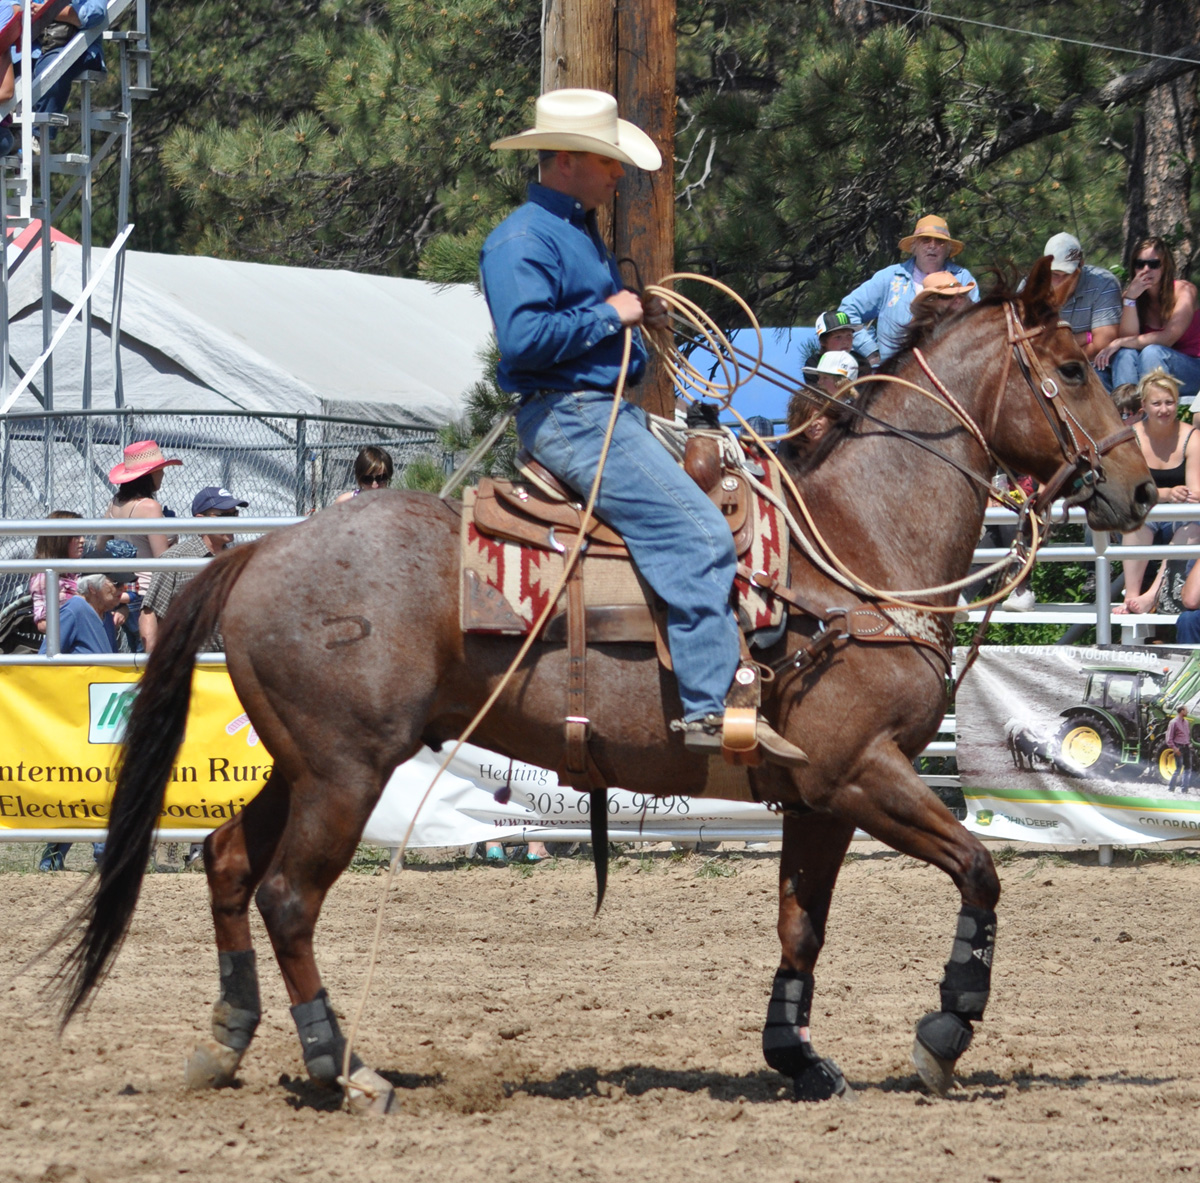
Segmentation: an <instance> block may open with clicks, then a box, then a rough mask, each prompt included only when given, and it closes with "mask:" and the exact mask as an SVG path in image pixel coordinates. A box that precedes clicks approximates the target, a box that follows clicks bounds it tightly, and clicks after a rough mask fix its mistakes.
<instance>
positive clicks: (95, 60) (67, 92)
mask: <svg viewBox="0 0 1200 1183" xmlns="http://www.w3.org/2000/svg"><path fill="white" fill-rule="evenodd" d="M65 48H66V46H65V45H64V46H62V47H61V48H59V49H51V50H49V51H48V52H47V53H44V54H42V56H41V57H39V58H38V59H37V61H36V62H34V64H33V76H34V78H35V79H36V78H37V77H38V75H39V74H41V73H42V71H44V70H46V69H48V68H49V67H50V64H51V63H52V62H54V61H55V60H56V59H57V58H58V57H59V56H61V54H62V52H63V50H64V49H65ZM103 69H104V51H103V50H102V48H101V43H100V42H99V41H96V42H94V43H93V44H92V45H91V47H90V48H89V49H87V50H86V51H85V52H84V54H83V55H82V57H80V59H79V60H78V61H77V62H76V63H75V64H74V65H73V66H72V67H71V68H70V69H69V70H68V71H67V72H66V74H64V75H63V76H62V77H61V78H60V79H59V80H58V81H57V82H56V83H55V84H54V85H53V86H52V87H51V88H50V89H49V90H48V91H46V93H45V94H44V95H42V97H41V98H40V99H38V100H37V102H35V103H34V104H33V109H34V110H35V111H40V112H42V113H45V112H51V113H52V114H55V115H61V114H62V113H63V112H64V111H65V110H66V109H67V100H68V99H69V98H70V97H71V83H72V82H74V81H75V79H76V78H78V77H79V75H80V74H82V73H83V72H84V71H85V70H103ZM57 133H58V129H57V128H51V130H50V138H51V139H53V138H54V137H55V135H57Z"/></svg>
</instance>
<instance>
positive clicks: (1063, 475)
mask: <svg viewBox="0 0 1200 1183" xmlns="http://www.w3.org/2000/svg"><path fill="white" fill-rule="evenodd" d="M1004 316H1005V320H1006V322H1007V326H1008V342H1009V344H1010V345H1011V346H1012V351H1011V354H1006V355H1005V361H1004V373H1003V375H1002V379H1001V384H1000V397H999V398H998V399H997V400H996V405H995V407H994V408H993V410H992V422H991V431H990V432H989V433H988V434H989V438H992V437H993V436H994V433H995V429H996V421H997V418H998V417H999V414H1000V404H1001V403H1002V402H1003V401H1004V394H1005V391H1006V390H1007V388H1008V371H1009V366H1010V363H1011V359H1012V358H1016V361H1017V365H1018V366H1019V367H1020V369H1021V374H1022V375H1023V377H1024V378H1025V382H1026V384H1027V385H1028V387H1029V389H1030V390H1031V391H1032V392H1033V397H1034V402H1035V403H1037V405H1038V406H1039V407H1040V408H1041V410H1042V413H1043V414H1044V415H1045V416H1046V422H1047V424H1049V427H1050V430H1051V431H1052V432H1053V433H1054V438H1055V439H1056V440H1057V441H1058V446H1059V449H1060V450H1061V451H1062V454H1063V462H1062V464H1060V465H1059V467H1058V469H1057V470H1056V471H1055V473H1054V475H1053V476H1052V477H1051V478H1050V479H1049V480H1048V481H1046V482H1045V484H1043V485H1042V487H1041V488H1040V489H1039V490H1038V491H1037V493H1036V494H1034V496H1033V499H1032V502H1031V505H1030V509H1031V510H1032V511H1033V512H1034V513H1037V514H1041V513H1043V512H1044V511H1045V510H1046V509H1048V508H1049V506H1050V505H1051V503H1052V502H1053V501H1054V500H1055V498H1057V497H1058V496H1059V494H1060V493H1061V492H1062V490H1063V487H1064V486H1065V485H1066V484H1067V482H1068V481H1071V479H1072V477H1073V478H1074V480H1073V482H1072V483H1071V487H1070V491H1069V492H1068V497H1071V496H1074V495H1075V494H1076V493H1080V492H1082V491H1084V490H1085V489H1092V488H1094V487H1095V486H1097V485H1102V484H1103V483H1104V480H1105V476H1104V465H1103V464H1102V463H1101V457H1103V456H1106V455H1107V454H1108V453H1109V452H1111V451H1112V450H1113V448H1115V447H1117V445H1118V444H1123V443H1125V442H1126V441H1128V440H1134V439H1136V438H1137V437H1136V436H1135V435H1134V431H1133V428H1132V427H1127V426H1124V425H1123V426H1121V427H1120V428H1118V429H1117V430H1116V431H1114V432H1112V433H1111V434H1109V435H1106V436H1105V437H1104V438H1103V439H1100V440H1095V439H1093V438H1092V437H1091V435H1089V434H1088V431H1087V429H1086V428H1085V427H1084V426H1083V424H1082V423H1080V422H1079V420H1078V419H1077V418H1076V417H1075V416H1074V415H1073V414H1072V413H1071V410H1070V408H1069V407H1067V406H1066V404H1065V403H1064V402H1063V400H1062V398H1061V397H1060V391H1059V389H1058V383H1057V382H1055V380H1054V379H1053V378H1052V377H1050V375H1049V374H1047V373H1046V370H1045V368H1044V367H1043V365H1042V363H1041V359H1040V358H1039V357H1038V355H1037V354H1036V353H1035V352H1034V351H1033V349H1032V348H1031V346H1030V342H1031V341H1032V340H1033V339H1034V338H1036V337H1038V336H1040V335H1041V334H1042V333H1044V332H1045V330H1046V327H1047V326H1045V325H1039V326H1038V327H1037V328H1033V329H1026V328H1024V327H1023V326H1022V325H1021V322H1020V320H1019V318H1018V317H1017V312H1016V306H1015V305H1014V304H1013V303H1012V302H1011V301H1010V302H1009V303H1007V304H1005V305H1004ZM1055 329H1056V330H1058V329H1066V330H1067V331H1068V332H1069V331H1070V329H1071V326H1070V325H1069V324H1067V323H1066V321H1059V322H1058V323H1057V325H1055ZM1081 441H1082V442H1081Z"/></svg>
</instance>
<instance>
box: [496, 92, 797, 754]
mask: <svg viewBox="0 0 1200 1183" xmlns="http://www.w3.org/2000/svg"><path fill="white" fill-rule="evenodd" d="M492 147H493V148H535V149H537V150H538V153H539V156H538V162H539V170H540V172H539V182H540V183H538V184H532V185H530V186H529V193H528V199H527V200H526V202H525V204H524V205H522V206H521V207H520V208H518V209H517V210H516V211H514V212H513V213H512V214H510V215H509V216H508V217H507V218H505V220H504V221H503V222H501V223H500V225H499V226H497V227H496V229H495V230H493V231H492V233H491V234H490V235H488V238H487V241H486V242H485V243H484V244H483V250H482V252H481V253H480V273H481V275H482V279H483V290H484V295H485V296H486V298H487V302H488V308H489V309H490V310H491V314H492V320H493V321H494V322H495V326H496V340H497V342H498V343H499V346H500V364H499V366H498V367H497V371H496V378H497V382H498V383H499V385H500V387H501V389H502V390H507V391H510V392H511V393H512V394H514V395H515V396H517V398H518V399H519V400H520V402H519V406H518V407H517V411H516V422H517V435H518V438H519V439H520V441H521V444H522V446H523V447H524V448H525V449H526V450H527V451H528V452H529V453H530V454H531V455H532V456H533V457H534V459H535V460H537V461H538V462H539V463H541V464H543V465H545V467H546V468H548V469H549V470H550V471H551V472H552V473H554V475H555V476H557V477H558V478H559V479H560V480H562V481H565V482H566V483H567V484H568V485H570V486H572V487H573V488H575V489H576V490H578V491H579V492H580V493H587V492H588V491H589V489H590V488H591V486H592V482H593V481H594V480H595V476H596V471H597V469H598V467H599V462H600V452H601V448H602V446H603V443H604V436H605V431H606V427H607V423H608V418H609V414H610V411H611V407H612V400H613V394H614V391H615V389H616V386H617V382H618V380H619V376H620V371H621V357H622V352H623V347H624V333H623V330H624V329H626V328H628V329H630V330H631V332H632V346H631V351H630V360H629V371H628V380H627V381H628V384H629V385H632V384H634V383H636V382H638V381H639V380H640V379H641V377H642V375H643V373H644V372H645V368H646V347H645V345H644V344H643V342H642V339H641V334H640V332H639V331H638V328H637V326H638V325H640V324H643V323H645V324H647V325H649V326H650V327H655V328H656V327H665V325H666V323H667V309H666V307H665V305H664V304H663V302H662V301H660V300H656V301H654V302H653V303H651V304H649V305H648V306H646V307H643V304H642V301H641V299H640V298H639V296H638V294H637V293H636V292H633V291H629V290H628V289H626V288H625V287H624V285H623V283H622V280H621V276H620V273H619V271H618V269H617V265H616V260H615V259H614V258H613V256H612V253H611V252H610V251H609V250H608V248H607V247H606V246H605V244H604V241H603V239H602V238H601V237H600V233H599V230H598V229H597V225H596V210H597V208H598V207H600V206H601V205H607V204H608V203H609V202H610V201H612V199H613V197H614V195H615V193H616V189H617V183H618V182H619V181H620V179H621V177H622V176H623V175H624V171H625V170H624V168H623V167H622V165H625V164H631V165H634V166H636V167H638V168H643V169H647V170H650V171H653V170H655V169H657V168H658V167H659V165H660V164H661V163H662V157H661V156H660V154H659V151H658V148H656V147H655V145H654V142H653V141H652V140H651V139H650V137H649V136H647V135H646V134H645V133H644V132H643V131H641V130H640V129H638V128H637V127H635V126H634V125H633V124H631V123H628V122H627V121H626V120H623V119H618V118H617V103H616V100H615V99H614V98H613V97H612V96H611V95H607V94H604V93H602V92H600V91H594V90H578V89H568V90H558V91H551V92H550V93H548V94H544V95H542V97H541V98H540V99H538V101H537V108H536V122H535V126H534V127H532V128H530V129H529V130H527V131H524V132H521V133H520V134H518V135H515V136H509V137H507V138H505V139H502V140H498V141H497V142H496V143H494V144H492ZM596 512H597V514H598V515H599V516H600V517H601V518H603V519H604V520H605V521H606V522H608V523H609V524H610V525H611V526H613V527H614V528H615V529H616V530H618V531H619V532H620V533H621V535H622V536H623V537H624V539H625V542H626V544H627V545H628V547H629V552H630V554H631V555H632V556H633V559H634V562H635V563H636V564H637V566H638V570H639V571H640V572H641V573H642V576H643V577H644V578H645V580H646V582H647V583H649V584H650V586H651V587H652V588H653V589H654V591H655V592H656V593H657V594H658V595H659V596H660V597H661V598H662V599H663V600H664V601H666V603H667V606H668V613H667V641H668V645H669V647H670V650H671V659H672V663H673V665H674V667H675V677H676V680H677V682H678V687H679V697H680V699H681V701H682V704H683V718H682V720H680V721H677V722H676V723H675V724H673V726H674V727H675V728H676V729H678V730H681V731H682V732H683V738H684V743H685V745H686V746H687V747H688V748H689V749H690V750H692V751H696V752H701V753H705V754H714V753H717V752H719V751H720V749H721V739H722V729H723V725H724V714H725V696H726V693H727V691H728V690H729V687H730V685H731V683H732V681H733V675H734V673H735V672H736V670H737V667H738V661H739V646H738V631H737V624H736V622H735V621H734V617H733V612H732V610H731V608H730V603H729V594H730V590H731V588H732V585H733V576H734V572H735V570H736V564H737V557H736V555H735V553H734V547H733V541H732V536H731V534H730V531H729V527H728V525H727V524H726V523H725V520H724V518H723V516H722V514H721V512H720V510H718V509H717V508H716V507H715V506H714V505H713V503H712V502H711V501H710V500H709V499H708V497H706V496H705V494H704V493H703V492H701V490H700V488H699V487H698V486H697V485H696V484H695V483H694V482H693V481H692V480H691V478H690V477H688V476H687V475H686V474H685V473H684V471H683V469H682V468H681V467H680V466H679V465H678V464H677V463H676V462H675V460H674V459H673V458H672V457H671V456H670V454H669V453H668V452H667V451H666V449H665V448H663V447H662V445H661V444H659V443H658V441H657V440H655V438H654V437H653V436H652V435H651V434H650V432H649V431H648V430H647V429H646V417H645V413H644V412H643V411H642V410H641V409H639V408H637V407H635V406H633V404H632V403H629V402H622V404H621V407H620V409H619V413H618V415H617V418H616V426H615V429H614V434H613V439H612V446H611V449H610V451H609V453H608V457H607V460H606V462H605V468H604V476H603V479H602V481H601V484H600V490H599V495H598V498H597V501H596ZM757 735H758V740H759V745H760V747H761V748H762V751H763V755H764V756H765V757H766V758H767V759H771V760H774V761H775V762H777V763H783V764H791V765H798V764H801V763H804V762H806V760H807V757H806V756H805V755H804V753H803V752H801V751H800V749H798V748H796V747H794V746H793V745H792V744H790V743H788V742H787V741H786V740H785V739H783V737H782V736H779V735H778V734H776V733H775V732H774V731H773V730H772V729H771V728H770V727H768V725H767V724H766V723H765V722H762V721H760V722H759V724H758V728H757Z"/></svg>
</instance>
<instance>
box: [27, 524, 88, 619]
mask: <svg viewBox="0 0 1200 1183" xmlns="http://www.w3.org/2000/svg"><path fill="white" fill-rule="evenodd" d="M78 517H79V514H77V513H75V512H73V511H72V510H69V509H56V510H55V511H54V512H53V513H51V514H47V516H46V520H47V521H65V520H67V519H69V518H78ZM33 557H34V558H35V559H81V558H83V536H82V535H77V536H76V537H73V538H72V537H69V536H68V535H65V534H41V535H39V536H38V540H37V544H36V545H35V546H34V548H33ZM78 578H79V577H78V576H77V575H68V574H66V573H65V572H61V573H60V574H59V576H58V602H59V604H60V605H61V604H65V603H66V602H67V601H68V600H69V599H70V598H71V597H72V596H73V595H75V594H76V590H75V589H76V583H77V580H78ZM29 594H30V595H31V596H32V597H33V623H34V626H35V627H36V628H37V631H38V632H39V633H44V632H45V631H46V572H45V571H35V572H34V573H33V574H32V575H31V576H30V577H29Z"/></svg>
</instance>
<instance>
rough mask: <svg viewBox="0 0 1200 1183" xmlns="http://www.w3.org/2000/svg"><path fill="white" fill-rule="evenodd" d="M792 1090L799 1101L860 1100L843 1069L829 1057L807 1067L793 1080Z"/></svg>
mask: <svg viewBox="0 0 1200 1183" xmlns="http://www.w3.org/2000/svg"><path fill="white" fill-rule="evenodd" d="M792 1089H793V1097H794V1098H795V1100H797V1101H828V1100H830V1099H831V1098H833V1097H840V1098H841V1099H842V1100H843V1101H856V1100H857V1099H858V1098H857V1097H856V1096H855V1093H854V1090H853V1089H852V1088H851V1087H850V1086H849V1085H848V1084H847V1083H846V1078H845V1077H844V1076H843V1075H842V1071H841V1069H840V1068H839V1067H838V1066H837V1065H836V1064H835V1063H834V1062H833V1061H832V1060H830V1059H829V1058H828V1057H826V1058H825V1059H822V1060H815V1061H814V1062H813V1063H811V1064H807V1065H805V1067H804V1070H803V1071H802V1072H801V1073H800V1075H799V1076H795V1077H793V1078H792Z"/></svg>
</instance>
